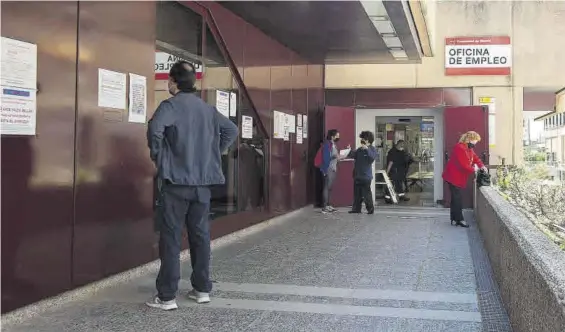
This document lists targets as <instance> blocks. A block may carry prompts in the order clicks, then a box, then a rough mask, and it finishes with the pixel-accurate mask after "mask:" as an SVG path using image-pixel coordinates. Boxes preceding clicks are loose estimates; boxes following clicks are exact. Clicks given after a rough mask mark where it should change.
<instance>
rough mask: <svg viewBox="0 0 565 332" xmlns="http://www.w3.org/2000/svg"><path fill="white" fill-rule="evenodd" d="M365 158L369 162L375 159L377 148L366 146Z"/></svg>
mask: <svg viewBox="0 0 565 332" xmlns="http://www.w3.org/2000/svg"><path fill="white" fill-rule="evenodd" d="M367 159H368V160H369V162H371V163H372V162H373V161H375V159H377V149H376V148H375V147H374V146H369V147H368V148H367Z"/></svg>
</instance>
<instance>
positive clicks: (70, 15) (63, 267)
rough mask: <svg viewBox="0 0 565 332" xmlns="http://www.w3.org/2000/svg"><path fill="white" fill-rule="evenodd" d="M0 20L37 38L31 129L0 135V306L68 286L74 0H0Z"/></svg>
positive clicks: (6, 30)
mask: <svg viewBox="0 0 565 332" xmlns="http://www.w3.org/2000/svg"><path fill="white" fill-rule="evenodd" d="M1 22H2V29H1V30H2V36H3V37H8V38H13V39H17V40H21V41H26V42H30V43H34V44H37V51H38V59H37V61H38V72H37V80H38V82H39V85H40V91H39V92H38V94H37V119H36V121H37V122H36V123H37V131H36V133H37V135H36V136H19V137H18V136H2V142H1V144H2V149H1V150H2V156H1V158H2V174H1V175H2V194H1V196H2V312H3V313H4V312H6V311H10V310H12V309H14V308H16V307H19V306H22V305H25V304H28V303H30V302H34V301H37V300H39V299H41V298H44V297H46V296H51V295H54V294H57V293H60V292H62V291H65V290H67V289H69V288H71V241H72V223H73V219H72V218H73V175H74V173H73V159H74V154H73V149H74V125H75V100H76V99H75V84H76V62H75V61H76V38H77V35H76V22H77V2H18V1H12V2H3V3H2V20H1ZM61 45H65V48H64V49H61V48H60V46H61Z"/></svg>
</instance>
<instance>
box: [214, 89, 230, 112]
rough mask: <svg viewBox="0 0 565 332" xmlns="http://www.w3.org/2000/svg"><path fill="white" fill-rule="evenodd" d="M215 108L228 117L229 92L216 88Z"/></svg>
mask: <svg viewBox="0 0 565 332" xmlns="http://www.w3.org/2000/svg"><path fill="white" fill-rule="evenodd" d="M216 109H217V110H218V112H220V114H222V115H223V116H225V117H226V118H229V117H230V94H229V93H228V92H225V91H222V90H216Z"/></svg>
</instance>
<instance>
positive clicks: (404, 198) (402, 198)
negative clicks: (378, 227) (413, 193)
mask: <svg viewBox="0 0 565 332" xmlns="http://www.w3.org/2000/svg"><path fill="white" fill-rule="evenodd" d="M400 200H401V201H404V202H408V201H410V197H406V196H400Z"/></svg>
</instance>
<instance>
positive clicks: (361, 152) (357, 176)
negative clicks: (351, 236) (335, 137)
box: [348, 131, 377, 214]
mask: <svg viewBox="0 0 565 332" xmlns="http://www.w3.org/2000/svg"><path fill="white" fill-rule="evenodd" d="M359 138H361V144H360V146H359V148H358V149H357V150H355V151H351V152H350V153H349V156H348V157H349V158H352V159H354V160H355V164H354V166H353V179H354V185H353V208H352V209H351V211H350V212H349V213H361V205H362V202H363V201H365V207H366V208H367V212H368V213H369V214H373V213H375V204H374V203H373V192H372V191H371V181H372V180H373V163H374V162H375V159H376V158H377V149H376V148H375V147H374V146H373V142H374V141H375V135H374V134H373V133H372V132H370V131H363V132H361V134H360V135H359Z"/></svg>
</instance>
